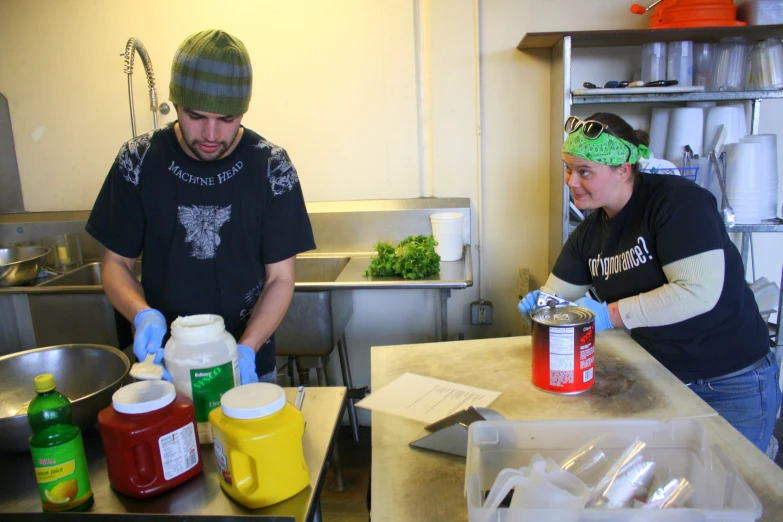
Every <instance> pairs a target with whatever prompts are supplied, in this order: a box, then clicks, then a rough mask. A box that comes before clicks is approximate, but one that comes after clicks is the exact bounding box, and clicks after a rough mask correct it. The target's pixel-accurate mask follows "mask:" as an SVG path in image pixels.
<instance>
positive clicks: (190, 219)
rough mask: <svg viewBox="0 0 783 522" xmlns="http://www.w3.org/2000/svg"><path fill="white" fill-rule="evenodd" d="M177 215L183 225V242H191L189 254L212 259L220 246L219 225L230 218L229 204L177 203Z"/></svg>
mask: <svg viewBox="0 0 783 522" xmlns="http://www.w3.org/2000/svg"><path fill="white" fill-rule="evenodd" d="M177 217H178V219H179V222H180V224H181V225H182V226H183V227H185V232H186V233H185V243H191V253H190V255H191V256H192V257H195V258H196V259H214V257H215V255H216V254H217V248H218V247H219V246H220V227H222V226H223V225H224V224H225V223H226V222H228V221H230V220H231V205H229V206H227V207H218V206H216V205H207V206H200V205H192V206H184V205H179V206H178V207H177Z"/></svg>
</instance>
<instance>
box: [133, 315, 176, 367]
mask: <svg viewBox="0 0 783 522" xmlns="http://www.w3.org/2000/svg"><path fill="white" fill-rule="evenodd" d="M133 326H134V327H135V328H136V334H135V335H134V336H133V354H134V355H135V356H136V359H138V360H139V362H144V360H145V359H146V358H147V354H149V353H153V354H155V364H161V361H162V360H163V338H164V337H165V336H166V331H167V330H168V325H167V324H166V318H165V317H163V314H162V313H160V312H159V311H157V310H155V309H154V308H147V309H146V310H142V311H141V312H139V313H138V314H136V317H135V318H134V319H133Z"/></svg>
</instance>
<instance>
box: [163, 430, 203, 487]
mask: <svg viewBox="0 0 783 522" xmlns="http://www.w3.org/2000/svg"><path fill="white" fill-rule="evenodd" d="M158 448H159V449H160V460H161V462H162V464H163V478H165V479H166V480H171V479H173V478H174V477H178V476H180V475H182V474H183V473H185V472H186V471H188V470H189V469H192V468H193V466H195V465H196V464H198V444H196V430H195V428H193V423H189V424H188V425H187V426H183V427H182V428H180V429H178V430H174V431H172V432H171V433H167V434H165V435H164V436H162V437H161V438H159V439H158Z"/></svg>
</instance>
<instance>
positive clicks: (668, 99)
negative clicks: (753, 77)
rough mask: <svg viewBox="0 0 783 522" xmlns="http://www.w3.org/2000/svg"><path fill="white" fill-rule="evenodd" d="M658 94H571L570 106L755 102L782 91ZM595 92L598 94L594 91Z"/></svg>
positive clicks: (777, 97) (781, 93) (778, 96)
mask: <svg viewBox="0 0 783 522" xmlns="http://www.w3.org/2000/svg"><path fill="white" fill-rule="evenodd" d="M661 91H662V92H661V93H660V94H657V93H656V94H589V95H587V94H572V95H571V104H572V105H589V104H597V103H684V102H698V101H715V102H720V101H751V102H752V101H756V100H767V99H780V98H783V91H736V92H731V91H727V92H714V91H704V92H680V93H667V92H665V91H666V87H661ZM596 92H600V89H599V90H596Z"/></svg>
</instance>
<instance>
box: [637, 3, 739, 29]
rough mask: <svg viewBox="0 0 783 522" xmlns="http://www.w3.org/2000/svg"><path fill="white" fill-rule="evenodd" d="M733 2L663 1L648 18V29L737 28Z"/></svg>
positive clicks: (737, 23) (735, 9)
mask: <svg viewBox="0 0 783 522" xmlns="http://www.w3.org/2000/svg"><path fill="white" fill-rule="evenodd" d="M743 25H747V23H746V22H740V21H737V7H736V6H735V5H734V2H733V0H664V1H663V2H662V3H660V4H659V5H658V6H656V7H655V10H654V11H653V13H652V16H651V17H650V29H675V28H687V27H738V26H743Z"/></svg>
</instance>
